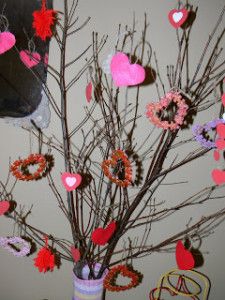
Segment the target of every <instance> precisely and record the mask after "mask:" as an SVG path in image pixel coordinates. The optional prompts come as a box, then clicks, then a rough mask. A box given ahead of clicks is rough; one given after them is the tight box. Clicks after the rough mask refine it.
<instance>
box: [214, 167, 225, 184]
mask: <svg viewBox="0 0 225 300" xmlns="http://www.w3.org/2000/svg"><path fill="white" fill-rule="evenodd" d="M211 175H212V179H213V181H214V182H215V184H217V185H222V184H224V183H225V171H223V170H219V169H214V170H212V173H211Z"/></svg>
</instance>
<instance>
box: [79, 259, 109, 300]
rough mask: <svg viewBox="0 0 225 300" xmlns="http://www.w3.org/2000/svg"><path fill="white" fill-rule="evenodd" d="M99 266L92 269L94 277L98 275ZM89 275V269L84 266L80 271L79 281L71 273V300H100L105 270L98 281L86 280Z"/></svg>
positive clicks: (106, 271)
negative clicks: (72, 290)
mask: <svg viewBox="0 0 225 300" xmlns="http://www.w3.org/2000/svg"><path fill="white" fill-rule="evenodd" d="M100 267H101V265H100V264H96V265H95V267H94V273H95V275H97V274H98V271H99V269H100ZM89 273H90V270H89V267H88V266H87V265H86V266H85V267H84V268H83V270H82V278H83V279H80V278H78V277H77V276H76V274H74V273H73V285H74V295H73V300H102V294H103V289H104V287H103V282H104V278H105V276H106V275H107V273H108V270H105V271H104V273H103V275H102V277H101V278H100V279H88V275H89Z"/></svg>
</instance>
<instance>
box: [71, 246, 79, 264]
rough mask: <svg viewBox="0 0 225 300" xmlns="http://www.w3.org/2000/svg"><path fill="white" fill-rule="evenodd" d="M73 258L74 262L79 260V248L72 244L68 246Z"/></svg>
mask: <svg viewBox="0 0 225 300" xmlns="http://www.w3.org/2000/svg"><path fill="white" fill-rule="evenodd" d="M70 251H71V254H72V257H73V260H74V261H75V262H78V261H79V260H80V250H79V249H78V248H76V247H74V246H71V248H70Z"/></svg>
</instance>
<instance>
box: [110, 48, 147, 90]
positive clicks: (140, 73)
mask: <svg viewBox="0 0 225 300" xmlns="http://www.w3.org/2000/svg"><path fill="white" fill-rule="evenodd" d="M110 70H111V74H112V78H113V82H114V84H115V86H117V87H122V86H133V85H138V84H140V83H142V82H143V81H144V80H145V69H144V68H143V67H142V66H140V65H138V64H131V63H130V62H129V58H128V56H127V55H126V54H124V53H123V52H117V53H116V54H115V55H114V56H113V57H112V59H111V63H110Z"/></svg>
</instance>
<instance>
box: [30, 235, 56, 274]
mask: <svg viewBox="0 0 225 300" xmlns="http://www.w3.org/2000/svg"><path fill="white" fill-rule="evenodd" d="M34 266H35V267H37V268H38V271H39V272H40V273H41V272H44V273H45V272H47V271H49V270H50V271H53V269H54V267H55V256H54V254H53V253H52V252H51V250H50V249H49V246H48V237H47V236H46V237H45V247H43V248H41V249H40V250H39V251H38V254H37V257H36V258H34Z"/></svg>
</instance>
